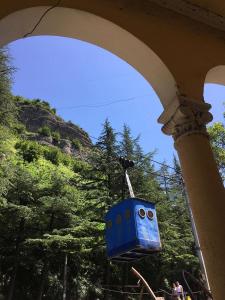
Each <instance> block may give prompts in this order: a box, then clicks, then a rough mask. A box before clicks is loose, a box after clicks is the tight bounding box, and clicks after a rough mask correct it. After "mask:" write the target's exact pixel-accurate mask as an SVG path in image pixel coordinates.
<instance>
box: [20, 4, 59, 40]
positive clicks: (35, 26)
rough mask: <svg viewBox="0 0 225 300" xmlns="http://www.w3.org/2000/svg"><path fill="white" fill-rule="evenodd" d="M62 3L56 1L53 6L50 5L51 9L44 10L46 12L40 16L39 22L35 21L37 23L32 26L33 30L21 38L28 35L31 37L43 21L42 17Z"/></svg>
mask: <svg viewBox="0 0 225 300" xmlns="http://www.w3.org/2000/svg"><path fill="white" fill-rule="evenodd" d="M61 2H62V0H58V1H57V2H56V3H55V4H54V5H52V6H51V7H49V8H48V9H46V11H45V12H44V13H43V14H42V15H41V17H40V18H39V20H38V21H37V23H36V24H35V25H34V27H33V29H32V30H31V31H29V32H27V33H26V34H24V36H23V38H26V37H28V36H29V35H31V34H32V33H33V32H34V31H35V29H36V28H37V27H38V26H39V25H40V23H41V21H42V20H43V19H44V17H45V16H46V15H47V14H48V13H49V12H50V11H51V10H53V9H54V8H56V7H57V6H59V5H60V3H61Z"/></svg>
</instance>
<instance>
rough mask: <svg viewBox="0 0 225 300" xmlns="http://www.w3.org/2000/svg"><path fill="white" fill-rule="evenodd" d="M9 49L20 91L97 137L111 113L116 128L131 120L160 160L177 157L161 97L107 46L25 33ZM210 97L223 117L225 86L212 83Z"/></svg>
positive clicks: (216, 115) (15, 89)
mask: <svg viewBox="0 0 225 300" xmlns="http://www.w3.org/2000/svg"><path fill="white" fill-rule="evenodd" d="M9 50H10V53H11V56H12V58H13V64H14V66H15V67H16V68H17V72H16V73H15V76H14V84H13V93H14V94H15V95H20V96H24V97H27V98H40V99H42V100H47V101H48V102H49V103H50V104H51V105H52V106H53V107H55V108H56V109H57V113H58V114H59V115H60V116H61V117H63V118H64V119H65V120H71V121H72V122H74V123H75V124H78V125H80V126H81V127H82V128H84V129H85V130H86V131H87V132H88V133H89V134H90V135H91V136H93V137H98V136H99V134H100V131H101V124H102V123H103V122H104V120H105V119H106V118H107V117H108V118H109V120H110V121H111V123H112V126H113V127H114V128H115V130H116V131H121V129H122V126H123V123H126V124H127V125H129V126H130V128H131V130H132V133H133V135H134V136H137V135H138V134H141V140H140V141H141V145H142V147H143V149H144V151H145V152H149V151H153V150H154V149H156V150H157V154H156V156H155V158H156V159H157V160H160V161H163V160H166V161H167V162H168V163H171V160H172V155H173V153H174V152H175V151H174V149H173V140H172V138H171V137H168V136H165V135H164V134H162V133H161V125H159V124H157V118H158V116H159V115H160V114H161V112H162V106H161V104H160V101H159V99H158V97H157V95H156V94H155V92H154V90H153V89H152V88H151V86H150V84H149V83H148V82H147V81H146V80H145V79H144V78H143V77H142V75H141V74H139V73H138V72H137V71H136V70H135V69H134V68H132V67H131V66H130V65H129V64H127V63H126V62H124V61H122V60H121V59H120V58H118V57H116V56H115V55H113V54H111V53H109V52H108V51H105V50H104V49H101V48H99V47H96V46H94V45H91V44H89V43H86V42H82V41H79V40H75V39H68V38H62V37H47V36H42V37H32V38H27V39H22V40H18V41H15V42H13V43H11V44H10V45H9ZM205 99H206V101H207V102H209V103H211V104H212V105H213V109H212V113H213V115H214V120H215V121H221V120H222V112H223V106H222V103H223V102H224V101H225V87H224V86H218V85H212V84H209V85H207V86H206V88H205ZM115 101H116V102H115ZM111 102H113V103H111ZM110 103H111V104H110ZM102 105H103V106H102ZM93 141H94V140H93Z"/></svg>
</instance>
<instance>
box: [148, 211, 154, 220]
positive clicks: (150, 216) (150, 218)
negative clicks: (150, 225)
mask: <svg viewBox="0 0 225 300" xmlns="http://www.w3.org/2000/svg"><path fill="white" fill-rule="evenodd" d="M147 216H148V218H149V220H152V219H153V217H154V214H153V212H152V211H151V210H148V211H147Z"/></svg>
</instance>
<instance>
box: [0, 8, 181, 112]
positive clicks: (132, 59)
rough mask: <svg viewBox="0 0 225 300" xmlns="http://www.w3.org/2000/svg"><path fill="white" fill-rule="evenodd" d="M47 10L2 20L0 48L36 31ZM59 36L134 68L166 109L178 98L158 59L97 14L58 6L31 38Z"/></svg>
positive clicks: (171, 81) (27, 12) (20, 11)
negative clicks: (102, 51)
mask: <svg viewBox="0 0 225 300" xmlns="http://www.w3.org/2000/svg"><path fill="white" fill-rule="evenodd" d="M47 8H48V7H46V6H40V7H32V8H27V9H23V10H19V11H16V12H14V13H12V14H10V15H8V16H6V17H5V18H3V19H2V20H0V46H3V45H7V44H8V43H10V42H12V41H15V40H18V39H21V38H23V37H24V35H25V34H26V33H28V32H30V30H31V29H33V27H34V25H35V24H36V23H37V21H38V20H39V18H40V16H42V14H43V13H44V12H45V11H46V9H47ZM37 35H57V36H63V37H70V38H76V39H80V40H83V41H86V42H89V43H92V44H95V45H97V46H100V47H102V48H104V49H106V50H108V51H110V52H112V53H113V54H115V55H117V56H119V57H120V58H121V59H123V60H125V61H126V62H128V63H129V64H130V65H132V66H133V67H134V68H135V69H136V70H137V71H139V72H140V73H141V74H142V75H143V76H144V77H145V79H146V80H147V81H148V82H149V83H150V84H151V85H152V87H153V89H154V90H155V92H156V93H157V95H158V96H159V98H160V101H161V104H162V105H163V107H166V106H167V105H168V104H169V103H170V102H171V101H172V100H173V99H174V98H175V96H176V94H177V86H176V82H175V79H174V77H173V75H172V74H171V72H170V71H169V69H168V68H167V66H166V65H165V64H164V63H163V62H162V60H161V59H160V58H159V56H158V55H157V54H156V53H155V52H153V51H152V50H151V49H150V48H149V47H148V46H147V45H146V44H144V43H143V42H142V41H140V40H139V39H138V38H136V37H135V36H134V35H132V34H131V33H129V32H128V31H126V30H124V29H123V28H121V27H120V26H118V25H116V24H114V23H112V22H111V21H108V20H106V19H104V18H102V17H99V16H97V15H94V14H91V13H88V12H85V11H82V10H77V9H72V8H63V7H57V8H54V9H53V10H51V11H50V12H49V13H48V14H47V16H46V17H45V18H43V20H42V22H41V23H40V24H39V26H38V27H37V28H36V30H35V31H34V33H33V34H32V35H30V36H37Z"/></svg>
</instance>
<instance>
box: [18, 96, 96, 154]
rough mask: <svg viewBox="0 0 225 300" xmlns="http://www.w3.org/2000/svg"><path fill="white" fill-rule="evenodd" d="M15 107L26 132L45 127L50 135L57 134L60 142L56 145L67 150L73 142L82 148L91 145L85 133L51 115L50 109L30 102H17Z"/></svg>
mask: <svg viewBox="0 0 225 300" xmlns="http://www.w3.org/2000/svg"><path fill="white" fill-rule="evenodd" d="M17 105H18V107H19V120H20V121H21V122H22V123H23V124H24V125H25V127H26V129H27V130H28V131H30V132H34V133H37V132H39V130H40V129H41V128H43V127H45V126H47V127H48V128H49V129H50V131H51V132H52V133H54V132H57V133H59V135H60V140H59V141H58V143H59V145H61V144H62V147H63V148H65V149H67V150H68V147H69V144H71V142H72V141H74V140H77V141H79V142H80V143H81V145H82V146H84V147H90V146H91V144H92V143H91V140H90V138H89V136H88V134H87V132H85V131H84V130H83V129H82V128H80V127H79V126H77V125H75V124H73V123H72V122H65V121H64V120H62V119H61V118H60V117H58V116H57V115H56V114H54V113H52V112H51V110H50V109H45V108H44V107H42V106H41V105H37V104H35V103H33V102H32V101H30V103H28V101H26V104H24V103H23V102H18V103H17ZM40 139H41V137H40V135H39V140H40ZM48 143H49V144H51V143H52V141H51V137H49V141H48ZM68 152H69V150H68Z"/></svg>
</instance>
